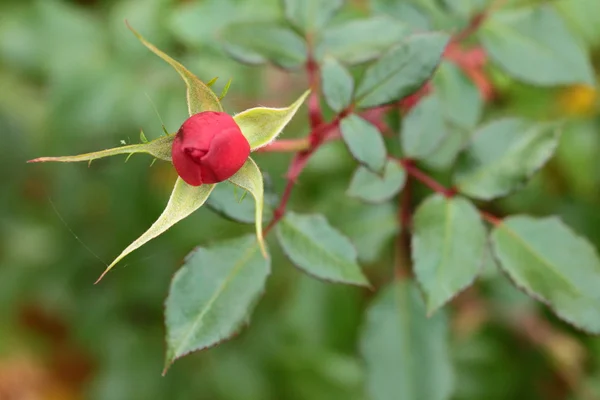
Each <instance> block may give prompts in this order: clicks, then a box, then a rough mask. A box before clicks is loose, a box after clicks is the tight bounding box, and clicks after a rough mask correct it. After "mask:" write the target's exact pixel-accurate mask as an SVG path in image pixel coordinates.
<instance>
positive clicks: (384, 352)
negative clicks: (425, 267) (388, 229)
mask: <svg viewBox="0 0 600 400" xmlns="http://www.w3.org/2000/svg"><path fill="white" fill-rule="evenodd" d="M447 325H448V324H447V319H446V316H445V315H444V314H443V313H438V314H436V315H435V316H433V317H430V318H428V317H426V316H425V306H424V305H423V301H422V300H421V296H420V294H419V291H418V289H417V288H416V287H415V285H414V284H412V283H410V282H409V281H403V282H394V283H392V284H391V285H389V286H387V287H385V288H383V289H382V290H380V291H379V292H378V294H377V296H376V297H375V299H374V300H373V302H372V304H371V305H370V306H369V308H368V309H367V312H366V321H365V322H364V324H363V329H362V332H361V335H360V352H361V354H362V356H363V358H364V361H365V366H366V390H367V393H368V395H369V398H370V399H372V400H398V399H402V400H447V399H449V398H450V396H451V395H452V389H453V381H454V376H453V370H452V363H451V361H450V348H449V347H450V346H449V343H448V342H449V340H448V326H447Z"/></svg>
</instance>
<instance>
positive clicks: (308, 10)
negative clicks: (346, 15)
mask: <svg viewBox="0 0 600 400" xmlns="http://www.w3.org/2000/svg"><path fill="white" fill-rule="evenodd" d="M343 3H344V1H343V0H284V1H283V4H284V11H285V16H286V18H287V19H288V20H289V21H290V22H291V23H292V24H293V25H294V26H296V27H298V28H299V29H300V30H302V32H305V33H307V34H314V33H316V32H318V31H319V30H320V29H321V28H323V27H324V26H325V25H326V24H327V22H328V21H329V20H330V19H331V17H333V15H334V14H335V13H336V11H337V10H338V9H339V8H340V7H341V6H342V4H343Z"/></svg>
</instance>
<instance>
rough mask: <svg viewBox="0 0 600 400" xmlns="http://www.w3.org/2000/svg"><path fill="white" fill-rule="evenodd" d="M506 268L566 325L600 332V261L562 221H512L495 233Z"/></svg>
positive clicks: (498, 254)
mask: <svg viewBox="0 0 600 400" xmlns="http://www.w3.org/2000/svg"><path fill="white" fill-rule="evenodd" d="M492 244H493V247H494V252H495V254H496V257H497V258H498V260H499V261H500V266H501V268H502V269H503V270H504V271H506V273H507V274H508V275H509V276H510V278H511V280H512V281H513V282H514V283H515V284H516V285H517V286H518V287H519V288H521V289H522V290H524V291H525V292H526V293H527V294H529V295H530V296H532V297H534V298H535V299H537V300H540V301H542V302H544V303H547V304H548V305H549V306H550V307H551V308H552V309H553V310H554V312H555V313H556V315H558V316H559V317H560V318H562V319H563V320H565V321H567V322H569V323H571V324H573V325H575V326H577V327H579V328H580V329H583V330H585V331H588V332H592V333H595V334H598V333H600V291H599V290H598V288H599V287H600V260H599V259H598V254H597V252H596V250H595V249H594V247H593V246H592V245H591V244H590V243H589V242H588V241H587V240H586V239H584V238H583V237H580V236H577V235H576V234H575V233H574V232H573V231H572V230H571V229H570V228H568V227H567V226H566V225H564V224H563V223H562V222H561V221H560V220H559V219H558V218H554V217H553V218H541V219H536V218H533V217H528V216H513V217H509V218H506V219H505V220H504V221H502V222H501V223H500V224H499V225H498V226H496V227H495V228H494V231H493V232H492Z"/></svg>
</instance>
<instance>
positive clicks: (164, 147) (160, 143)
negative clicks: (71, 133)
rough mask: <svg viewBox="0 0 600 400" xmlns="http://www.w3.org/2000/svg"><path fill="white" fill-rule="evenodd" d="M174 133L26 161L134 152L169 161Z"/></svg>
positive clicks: (83, 158)
mask: <svg viewBox="0 0 600 400" xmlns="http://www.w3.org/2000/svg"><path fill="white" fill-rule="evenodd" d="M173 139H175V135H174V134H173V135H169V136H162V137H160V138H158V139H155V140H153V141H151V142H148V143H140V144H131V145H127V146H121V147H115V148H114V149H107V150H101V151H95V152H93V153H85V154H79V155H76V156H62V157H40V158H36V159H33V160H29V161H28V162H30V163H34V162H48V161H52V162H79V161H92V160H97V159H99V158H104V157H110V156H116V155H118V154H135V153H147V154H150V155H152V156H154V157H156V158H158V159H161V160H165V161H171V146H172V144H173Z"/></svg>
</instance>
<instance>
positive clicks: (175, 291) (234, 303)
mask: <svg viewBox="0 0 600 400" xmlns="http://www.w3.org/2000/svg"><path fill="white" fill-rule="evenodd" d="M269 272H270V266H269V260H268V259H265V258H264V257H263V256H262V255H261V254H260V248H259V245H258V243H257V241H256V238H255V237H254V236H253V235H248V236H244V237H241V238H238V239H233V240H228V241H224V242H221V243H218V244H215V245H213V246H211V247H208V248H202V247H201V248H198V249H197V250H195V251H194V252H192V253H191V254H190V255H188V257H187V258H186V260H185V264H184V265H183V267H182V268H181V269H180V270H179V271H177V273H176V274H175V276H174V277H173V281H172V282H171V290H170V291H169V297H168V298H167V301H166V305H165V324H166V327H167V359H166V366H167V367H168V366H169V365H170V364H171V363H172V362H173V361H174V360H175V359H177V358H179V357H181V356H184V355H185V354H187V353H190V352H192V351H196V350H202V349H205V348H207V347H210V346H213V345H215V344H218V343H219V342H221V341H223V340H225V339H228V338H230V337H231V336H232V335H234V334H235V333H236V332H237V331H238V330H239V329H240V328H241V326H242V325H243V324H244V323H247V322H248V320H249V319H250V313H251V311H252V308H253V307H254V305H255V304H256V302H257V301H258V297H259V296H260V294H261V293H262V291H263V289H264V285H265V280H266V278H267V276H268V275H269Z"/></svg>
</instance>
